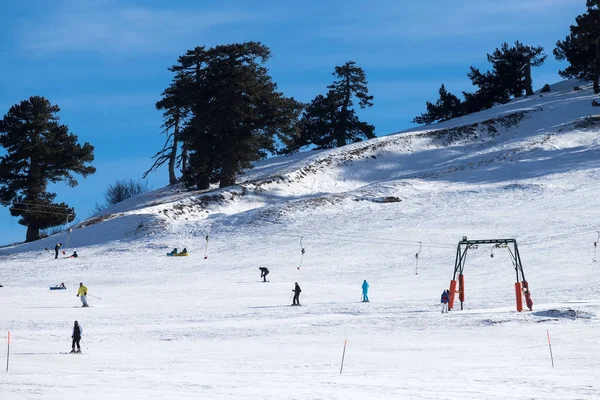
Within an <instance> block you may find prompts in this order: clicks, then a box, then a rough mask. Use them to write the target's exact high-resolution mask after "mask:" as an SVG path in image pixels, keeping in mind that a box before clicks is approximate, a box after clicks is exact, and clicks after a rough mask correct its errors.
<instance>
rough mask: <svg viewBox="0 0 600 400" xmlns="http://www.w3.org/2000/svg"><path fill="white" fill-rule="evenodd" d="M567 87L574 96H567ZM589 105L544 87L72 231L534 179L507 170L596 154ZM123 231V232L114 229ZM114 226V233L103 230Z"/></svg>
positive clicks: (139, 203) (168, 191)
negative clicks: (579, 152)
mask: <svg viewBox="0 0 600 400" xmlns="http://www.w3.org/2000/svg"><path fill="white" fill-rule="evenodd" d="M575 86H580V87H581V89H582V90H580V91H574V90H573V88H574V87H575ZM594 97H595V96H594V94H593V92H592V89H591V85H590V84H588V83H585V82H578V81H564V82H561V83H558V84H556V85H553V86H552V91H551V92H549V93H543V94H541V93H537V94H536V95H535V96H531V97H528V98H522V99H517V100H513V101H511V102H510V103H508V104H505V105H502V106H498V107H494V108H492V109H489V110H485V111H482V112H479V113H475V114H472V115H468V116H465V117H461V118H457V119H454V120H451V121H447V122H444V123H441V124H436V125H431V126H426V127H421V128H415V129H411V130H407V131H403V132H399V133H395V134H392V135H389V136H385V137H379V138H375V139H372V140H369V141H365V142H360V143H355V144H351V145H348V146H345V147H343V148H337V149H332V150H328V151H314V152H305V153H298V154H294V155H291V156H285V157H275V158H271V159H268V160H264V161H261V162H258V163H256V164H255V165H254V168H252V169H251V170H249V171H246V173H245V174H243V175H241V176H239V177H238V184H237V185H236V186H233V187H229V188H224V189H213V190H209V191H186V190H185V189H183V188H182V187H181V186H173V187H166V188H163V189H159V190H156V191H153V192H151V193H147V194H144V195H141V196H138V197H136V198H134V199H130V200H127V201H124V202H122V203H120V204H117V205H115V206H113V207H110V208H109V209H107V210H106V211H105V212H104V213H103V214H102V215H99V216H97V217H93V218H90V219H88V220H86V221H83V222H81V223H80V224H78V225H76V226H75V227H74V229H75V230H79V229H82V230H83V229H86V230H89V231H90V233H92V232H93V231H95V230H97V229H100V230H101V231H103V232H104V231H106V230H107V229H108V230H109V231H110V232H112V233H113V234H109V235H107V236H106V235H94V234H90V235H86V236H94V237H97V238H100V237H106V240H115V239H125V238H128V237H129V238H131V237H136V238H139V237H141V236H143V235H145V234H157V233H160V231H161V230H162V229H164V227H165V226H167V225H168V224H169V223H170V222H177V221H187V222H193V221H206V220H209V222H210V225H213V224H214V223H215V222H217V223H220V222H224V220H225V219H227V218H234V217H235V218H236V220H239V218H240V217H241V216H243V217H244V219H245V220H246V219H247V221H248V222H250V221H252V219H253V218H256V216H259V215H273V214H274V213H277V212H275V211H274V210H275V209H279V210H280V211H282V210H286V213H289V212H294V210H297V211H299V212H301V211H302V210H309V209H311V208H312V207H321V206H330V205H335V204H337V203H340V202H343V201H346V200H347V201H351V200H355V199H362V200H364V199H372V200H373V201H378V199H382V198H385V197H393V198H397V199H398V200H401V199H403V198H404V197H406V196H410V193H411V190H414V188H412V187H413V183H414V182H419V181H424V180H432V179H434V180H444V179H456V178H449V176H455V177H456V175H457V174H460V173H461V171H469V170H480V171H481V170H490V174H497V173H498V168H499V167H500V165H506V168H507V169H508V170H511V171H513V174H514V176H513V177H517V178H518V177H520V176H521V174H522V176H523V177H527V176H529V177H531V176H536V173H535V171H536V169H533V170H532V169H530V168H527V171H519V170H518V168H515V166H516V164H517V163H523V162H529V163H530V165H536V164H537V165H539V166H540V168H541V167H543V168H544V169H543V171H541V170H540V171H539V172H540V174H542V173H545V172H546V171H548V170H552V169H554V170H556V171H559V170H561V168H560V164H561V161H560V160H561V159H564V158H565V157H567V155H566V152H568V151H569V149H570V148H575V147H581V146H586V148H587V151H593V152H595V151H597V150H598V135H597V134H596V132H597V126H598V124H597V122H596V121H597V120H595V119H594V116H595V115H596V114H599V113H600V109H598V108H595V107H592V106H591V101H592V99H593V98H594ZM575 134H576V136H574V135H575ZM540 152H543V153H544V155H543V157H542V156H541V154H540ZM569 160H570V164H569V168H577V167H578V162H580V163H582V164H583V163H587V162H589V160H588V159H587V158H586V157H579V158H578V157H573V156H569ZM503 171H504V170H503ZM503 173H504V172H502V173H501V174H503ZM458 179H459V180H460V178H458ZM411 188H412V189H411ZM261 209H264V210H263V211H260V210H261ZM125 221H128V222H126V223H125V226H126V227H127V228H123V226H124V225H123V223H124V222H125ZM115 224H117V225H119V226H120V229H118V230H114V229H111V228H109V226H108V225H115ZM165 224H167V225H165ZM100 225H104V227H103V228H100V227H99V226H100ZM123 236H124V237H123ZM51 240H53V239H51ZM100 240H104V239H96V240H92V241H90V240H87V241H85V243H87V244H98V243H99V241H100ZM85 243H81V244H85Z"/></svg>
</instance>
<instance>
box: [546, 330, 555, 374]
mask: <svg viewBox="0 0 600 400" xmlns="http://www.w3.org/2000/svg"><path fill="white" fill-rule="evenodd" d="M546 333H547V334H548V347H549V348H550V359H551V360H552V368H554V357H553V356H552V344H551V343H550V332H548V329H546Z"/></svg>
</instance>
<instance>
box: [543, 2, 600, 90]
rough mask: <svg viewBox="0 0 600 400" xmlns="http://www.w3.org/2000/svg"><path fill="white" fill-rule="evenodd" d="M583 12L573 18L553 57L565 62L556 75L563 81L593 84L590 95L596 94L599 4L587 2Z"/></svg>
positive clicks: (598, 84)
mask: <svg viewBox="0 0 600 400" xmlns="http://www.w3.org/2000/svg"><path fill="white" fill-rule="evenodd" d="M586 5H587V11H586V12H585V13H584V14H582V15H579V16H577V17H576V18H575V25H571V28H570V31H571V32H570V33H569V35H568V36H567V37H566V38H565V40H563V41H560V40H559V41H558V42H557V43H556V49H554V56H555V57H556V59H557V60H559V61H568V62H569V66H568V67H567V68H565V69H564V70H562V71H559V72H558V73H559V74H560V76H562V77H564V78H576V79H586V80H590V81H594V92H595V93H600V0H587V4H586Z"/></svg>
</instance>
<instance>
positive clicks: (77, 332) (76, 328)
mask: <svg viewBox="0 0 600 400" xmlns="http://www.w3.org/2000/svg"><path fill="white" fill-rule="evenodd" d="M82 333H83V329H81V326H80V325H79V322H77V321H75V325H73V334H72V335H71V338H72V339H73V341H72V342H71V353H81V346H79V341H80V340H81V334H82ZM75 345H77V351H75Z"/></svg>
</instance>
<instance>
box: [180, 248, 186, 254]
mask: <svg viewBox="0 0 600 400" xmlns="http://www.w3.org/2000/svg"><path fill="white" fill-rule="evenodd" d="M179 254H187V249H186V248H185V247H184V248H183V250H181V253H179Z"/></svg>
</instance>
